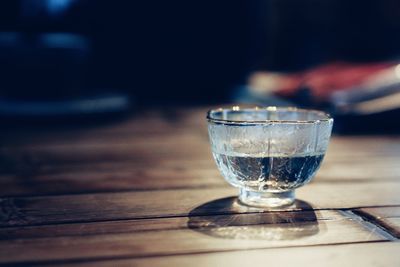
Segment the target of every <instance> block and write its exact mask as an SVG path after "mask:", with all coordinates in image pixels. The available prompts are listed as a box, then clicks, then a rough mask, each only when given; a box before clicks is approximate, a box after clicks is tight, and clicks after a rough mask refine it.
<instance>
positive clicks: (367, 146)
mask: <svg viewBox="0 0 400 267" xmlns="http://www.w3.org/2000/svg"><path fill="white" fill-rule="evenodd" d="M205 111H206V109H205V108H192V109H164V110H162V109H160V110H149V111H141V112H140V113H138V114H136V115H134V116H133V117H131V118H129V119H126V120H122V121H118V122H113V123H103V124H100V125H91V126H90V125H89V126H85V127H62V128H60V127H52V128H51V129H47V130H44V129H40V130H38V129H37V130H35V129H19V130H18V129H17V130H7V129H3V130H2V133H1V146H0V167H1V174H0V175H1V178H0V186H1V189H2V190H1V198H0V226H1V228H0V237H1V240H0V263H3V264H4V265H6V266H19V265H26V266H49V265H51V266H53V265H54V266H191V267H193V266H217V265H218V266H230V265H233V266H253V265H254V266H307V267H309V266H341V267H344V266H400V243H399V242H398V238H399V237H400V137H399V136H395V137H393V136H392V137H383V136H369V137H365V136H353V137H342V136H335V137H333V138H332V141H331V144H330V146H329V149H328V154H327V156H326V158H325V160H324V163H323V166H322V167H321V169H320V171H319V172H318V174H317V176H316V178H315V179H314V181H313V182H312V183H311V184H309V185H307V186H305V187H303V188H301V189H299V190H298V191H297V198H298V200H297V202H296V206H295V207H293V208H291V209H288V210H281V211H268V210H261V209H255V208H249V207H244V206H241V205H239V204H238V203H237V201H236V198H235V196H236V195H237V192H236V190H235V189H234V188H232V187H231V186H229V185H228V184H227V183H226V182H225V181H224V180H223V179H222V177H221V176H220V174H219V172H218V171H217V169H216V166H215V164H214V162H213V160H212V157H211V153H210V147H209V143H208V137H207V129H206V123H205V118H204V115H205ZM321 264H322V265H321Z"/></svg>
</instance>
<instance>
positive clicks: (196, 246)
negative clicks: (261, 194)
mask: <svg viewBox="0 0 400 267" xmlns="http://www.w3.org/2000/svg"><path fill="white" fill-rule="evenodd" d="M283 213H284V214H283V215H282V212H275V213H273V212H272V213H270V214H269V216H265V214H255V215H253V216H247V215H246V214H241V215H237V216H230V215H222V216H217V217H215V216H200V217H199V216H194V217H190V218H186V217H185V218H170V219H168V222H167V223H166V224H167V226H166V227H167V228H170V229H168V230H160V229H158V230H156V231H155V229H154V228H156V229H157V228H160V225H158V226H155V227H153V226H151V225H150V222H148V223H147V224H145V223H141V227H138V229H135V230H133V231H132V232H125V233H120V234H102V235H79V236H61V237H49V238H30V239H15V240H4V241H0V262H1V263H8V264H10V263H15V262H25V263H27V262H44V261H65V260H66V261H68V260H80V259H85V260H90V259H99V258H100V259H101V258H109V257H147V256H160V255H171V254H172V255H175V254H190V253H205V252H216V251H229V250H243V249H256V248H274V247H292V246H310V245H311V246H315V245H322V244H339V243H354V242H371V241H383V240H387V237H386V236H385V234H384V232H382V231H380V229H379V228H378V227H375V226H372V228H371V225H369V226H368V227H365V226H364V225H363V224H360V223H359V222H358V221H355V220H352V219H349V218H344V217H342V218H340V219H337V218H338V216H339V215H338V214H336V215H334V216H332V212H331V211H327V212H325V211H322V212H321V214H320V215H316V214H314V215H310V213H309V214H307V215H303V213H302V212H297V213H292V214H291V215H290V216H288V215H287V213H285V212H283ZM317 217H319V218H320V220H317ZM321 218H322V219H321ZM335 218H336V219H335ZM184 219H188V221H187V222H186V223H185V222H184V221H183V220H184ZM159 221H164V219H159ZM182 223H183V224H184V225H182ZM180 227H184V228H182V229H179V228H180ZM161 228H162V226H161ZM171 228H172V229H171ZM177 228H178V229H177ZM146 229H147V231H146ZM21 252H22V253H21Z"/></svg>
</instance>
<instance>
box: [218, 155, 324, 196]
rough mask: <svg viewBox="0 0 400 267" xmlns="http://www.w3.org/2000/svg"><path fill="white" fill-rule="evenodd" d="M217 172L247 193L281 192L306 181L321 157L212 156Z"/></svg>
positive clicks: (312, 173)
mask: <svg viewBox="0 0 400 267" xmlns="http://www.w3.org/2000/svg"><path fill="white" fill-rule="evenodd" d="M213 155H214V158H215V161H216V162H217V165H218V168H219V170H220V171H221V172H222V174H223V176H224V177H225V179H226V180H227V181H228V182H229V183H231V184H232V185H234V186H237V187H241V188H243V187H244V188H245V189H247V190H250V191H264V192H284V191H290V190H293V189H295V188H297V187H300V186H302V185H304V184H305V183H307V182H309V181H310V180H311V178H312V177H313V176H314V175H315V173H316V171H317V170H318V168H319V166H320V164H321V162H322V160H323V158H324V155H323V154H306V155H290V156H287V155H271V156H266V155H248V154H232V155H225V154H219V153H213Z"/></svg>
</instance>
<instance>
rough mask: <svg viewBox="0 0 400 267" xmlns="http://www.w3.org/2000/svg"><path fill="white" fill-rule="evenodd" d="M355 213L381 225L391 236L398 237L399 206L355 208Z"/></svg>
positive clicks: (399, 229) (399, 225) (399, 223)
mask: <svg viewBox="0 0 400 267" xmlns="http://www.w3.org/2000/svg"><path fill="white" fill-rule="evenodd" d="M355 213H356V214H358V215H360V216H362V217H364V218H366V219H367V220H370V221H371V222H373V223H375V224H378V225H380V226H382V228H384V229H386V230H387V231H388V232H389V233H391V234H392V235H393V236H395V237H397V238H400V206H396V207H379V208H362V209H358V210H356V211H355Z"/></svg>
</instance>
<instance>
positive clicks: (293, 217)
mask: <svg viewBox="0 0 400 267" xmlns="http://www.w3.org/2000/svg"><path fill="white" fill-rule="evenodd" d="M347 219H348V218H347V217H343V214H341V213H338V212H336V211H329V210H321V211H317V212H315V211H313V210H304V211H303V210H302V211H282V212H279V211H277V212H265V213H244V214H229V215H210V216H207V215H206V216H195V215H194V216H193V215H191V216H190V219H189V218H188V217H173V218H159V219H138V220H121V221H105V222H92V223H73V224H57V225H42V226H21V227H6V228H0V239H3V240H10V239H18V238H43V237H57V236H80V235H85V236H86V235H99V234H117V233H131V232H138V231H154V230H173V229H175V230H176V229H185V228H188V223H189V222H190V225H191V227H192V228H201V227H208V226H210V225H211V227H216V226H228V225H229V226H244V225H256V224H283V223H289V224H290V223H292V224H293V223H296V224H299V223H306V222H315V221H316V220H320V221H327V220H335V221H339V220H347ZM212 222H213V223H212ZM205 224H206V225H205Z"/></svg>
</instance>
